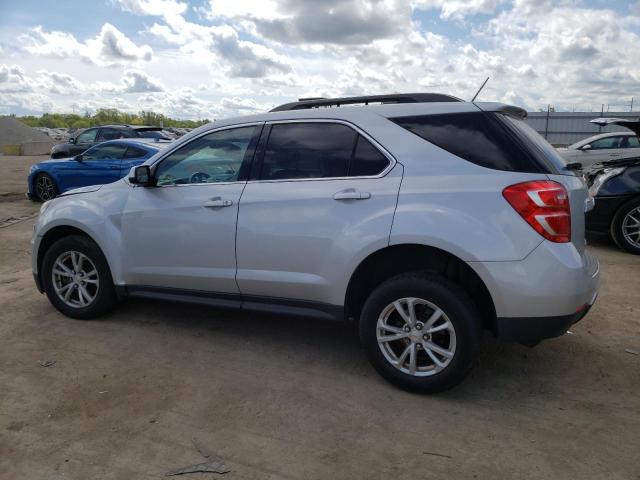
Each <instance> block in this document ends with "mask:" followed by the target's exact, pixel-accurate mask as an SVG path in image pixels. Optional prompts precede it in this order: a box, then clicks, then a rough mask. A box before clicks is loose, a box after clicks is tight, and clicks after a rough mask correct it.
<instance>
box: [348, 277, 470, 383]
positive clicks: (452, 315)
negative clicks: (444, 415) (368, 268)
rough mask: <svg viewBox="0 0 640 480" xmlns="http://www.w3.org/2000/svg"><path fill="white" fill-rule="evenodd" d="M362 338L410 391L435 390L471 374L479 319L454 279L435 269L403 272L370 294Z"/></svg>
mask: <svg viewBox="0 0 640 480" xmlns="http://www.w3.org/2000/svg"><path fill="white" fill-rule="evenodd" d="M360 337H361V340H362V343H363V346H364V348H365V351H366V353H367V357H368V358H369V361H370V362H371V363H372V365H373V366H374V368H375V369H376V370H377V371H378V373H380V374H381V375H382V376H383V377H384V378H386V379H387V380H389V381H390V382H392V383H394V384H395V385H398V386H399V387H401V388H403V389H406V390H410V391H416V392H422V393H434V392H440V391H443V390H447V389H449V388H451V387H453V386H455V385H457V384H458V383H460V382H461V381H462V380H463V379H464V377H465V376H466V375H467V374H468V372H469V370H470V369H471V367H472V365H473V361H474V359H475V356H476V354H477V351H478V345H479V337H480V319H479V315H478V312H477V310H476V308H475V306H474V304H473V302H472V301H471V299H470V298H469V297H468V295H467V294H466V292H465V291H464V290H463V289H462V288H460V287H459V286H458V285H456V284H454V283H453V282H451V281H449V280H447V279H446V278H444V277H441V276H439V275H436V274H415V273H410V274H402V275H398V276H396V277H394V278H391V279H390V280H387V281H386V282H384V283H383V284H381V285H380V286H379V287H377V288H376V289H375V290H374V291H373V292H372V293H371V295H370V296H369V298H368V299H367V301H366V302H365V305H364V307H363V310H362V315H361V318H360Z"/></svg>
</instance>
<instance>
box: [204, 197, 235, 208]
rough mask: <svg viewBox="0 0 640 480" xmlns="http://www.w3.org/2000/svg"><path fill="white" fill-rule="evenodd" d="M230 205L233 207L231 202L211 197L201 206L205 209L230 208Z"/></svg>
mask: <svg viewBox="0 0 640 480" xmlns="http://www.w3.org/2000/svg"><path fill="white" fill-rule="evenodd" d="M231 205H233V202H232V201H231V200H223V199H222V198H221V197H213V198H212V199H210V200H207V201H206V202H204V204H203V206H204V207H206V208H221V207H230V206H231Z"/></svg>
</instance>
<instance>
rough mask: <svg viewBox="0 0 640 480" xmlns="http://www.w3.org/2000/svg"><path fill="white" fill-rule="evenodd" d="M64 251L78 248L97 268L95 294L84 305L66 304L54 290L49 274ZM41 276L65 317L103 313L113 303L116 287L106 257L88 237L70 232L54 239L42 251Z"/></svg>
mask: <svg viewBox="0 0 640 480" xmlns="http://www.w3.org/2000/svg"><path fill="white" fill-rule="evenodd" d="M65 252H79V253H81V254H83V255H85V256H86V257H87V258H88V259H89V260H90V261H91V262H92V263H93V265H94V266H95V269H96V271H97V277H98V285H97V287H95V288H96V291H95V297H94V298H93V300H92V301H91V302H90V303H88V305H86V306H84V307H80V306H76V307H74V306H70V305H67V304H66V303H65V302H64V300H63V299H62V298H60V297H59V296H58V294H57V293H56V290H55V286H54V280H53V277H52V272H53V266H54V263H55V262H56V260H57V259H58V258H59V257H60V255H62V254H64V253H65ZM41 279H42V284H43V286H44V291H45V293H46V294H47V297H48V298H49V301H50V302H51V303H52V304H53V306H54V307H56V308H57V309H58V310H59V311H60V312H61V313H63V314H64V315H66V316H68V317H71V318H77V319H80V320H89V319H93V318H97V317H99V316H101V315H104V314H105V313H107V312H109V311H110V310H111V309H113V307H114V306H115V305H116V294H115V288H114V286H113V280H112V278H111V271H110V270H109V265H108V264H107V260H106V259H105V258H104V255H103V254H102V251H101V250H100V248H99V247H98V246H97V245H96V244H95V243H94V242H93V241H92V240H91V239H89V238H87V237H83V236H79V235H72V236H68V237H64V238H61V239H60V240H58V241H56V242H55V243H54V244H53V245H52V246H51V247H50V248H49V249H48V250H47V251H46V252H45V254H44V258H43V260H42V268H41ZM72 295H73V294H72Z"/></svg>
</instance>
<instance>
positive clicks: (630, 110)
mask: <svg viewBox="0 0 640 480" xmlns="http://www.w3.org/2000/svg"><path fill="white" fill-rule="evenodd" d="M629 111H630V112H633V97H631V110H629Z"/></svg>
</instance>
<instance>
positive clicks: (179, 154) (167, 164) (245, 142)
mask: <svg viewBox="0 0 640 480" xmlns="http://www.w3.org/2000/svg"><path fill="white" fill-rule="evenodd" d="M254 131H255V127H253V126H251V127H240V128H232V129H228V130H220V131H217V132H213V133H210V134H208V135H204V136H202V137H199V138H196V139H195V140H192V141H191V142H189V143H187V144H186V145H185V146H183V147H181V148H179V149H178V150H176V151H175V152H173V153H171V154H170V155H169V156H167V157H166V158H165V159H164V160H162V162H161V163H160V165H158V168H157V169H156V172H155V177H156V178H157V179H158V185H161V186H166V185H186V184H193V183H216V182H234V181H236V180H238V174H239V172H240V167H241V166H242V162H243V160H244V157H245V153H246V152H247V148H248V147H249V144H250V143H251V139H252V137H253V134H254Z"/></svg>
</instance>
